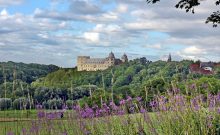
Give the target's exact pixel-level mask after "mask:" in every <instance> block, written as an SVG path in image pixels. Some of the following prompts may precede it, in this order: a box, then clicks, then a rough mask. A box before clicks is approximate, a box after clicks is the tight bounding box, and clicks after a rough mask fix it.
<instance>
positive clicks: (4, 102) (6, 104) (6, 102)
mask: <svg viewBox="0 0 220 135" xmlns="http://www.w3.org/2000/svg"><path fill="white" fill-rule="evenodd" d="M11 104H12V101H11V99H10V98H0V110H7V109H9V108H11Z"/></svg>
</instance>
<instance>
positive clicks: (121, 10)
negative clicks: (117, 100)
mask: <svg viewBox="0 0 220 135" xmlns="http://www.w3.org/2000/svg"><path fill="white" fill-rule="evenodd" d="M176 3H177V0H170V1H166V2H165V1H161V2H160V3H158V4H154V5H151V4H147V3H146V0H0V61H15V62H24V63H40V64H55V65H58V66H61V67H74V66H76V58H77V56H81V55H87V56H91V57H107V56H108V54H109V53H110V52H111V51H112V52H114V53H115V55H116V57H119V58H120V57H121V56H122V55H123V54H124V53H126V54H127V55H128V58H129V59H135V58H139V57H146V58H147V59H149V60H152V61H156V60H166V59H167V56H168V54H169V53H171V54H172V58H173V59H174V60H182V59H191V60H198V59H200V60H202V61H220V44H219V43H220V26H219V27H217V28H213V27H212V24H205V20H206V18H207V17H208V16H209V15H210V14H211V13H212V12H213V11H216V10H217V9H218V8H219V7H217V6H215V5H214V0H206V1H204V2H202V3H201V5H200V6H198V7H196V8H195V12H196V13H195V14H192V13H186V12H185V11H184V10H180V9H176V8H175V7H174V6H175V4H176Z"/></svg>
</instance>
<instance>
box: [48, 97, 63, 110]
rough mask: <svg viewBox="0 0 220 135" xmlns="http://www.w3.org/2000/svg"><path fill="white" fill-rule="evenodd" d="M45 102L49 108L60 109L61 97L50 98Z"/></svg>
mask: <svg viewBox="0 0 220 135" xmlns="http://www.w3.org/2000/svg"><path fill="white" fill-rule="evenodd" d="M47 103H48V105H49V108H50V109H62V105H63V101H62V100H61V99H50V100H48V101H47Z"/></svg>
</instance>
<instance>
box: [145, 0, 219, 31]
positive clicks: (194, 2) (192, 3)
mask: <svg viewBox="0 0 220 135" xmlns="http://www.w3.org/2000/svg"><path fill="white" fill-rule="evenodd" d="M203 1H205V0H180V1H179V2H178V3H177V4H176V5H175V7H176V8H180V9H185V10H186V12H192V13H193V14H194V13H195V10H194V7H196V6H199V5H200V3H201V2H203ZM157 2H160V0H147V3H153V4H154V3H157ZM215 5H216V6H219V5H220V0H215ZM206 23H213V27H217V26H218V24H220V11H215V12H213V13H212V14H211V15H210V16H209V17H208V18H207V19H206Z"/></svg>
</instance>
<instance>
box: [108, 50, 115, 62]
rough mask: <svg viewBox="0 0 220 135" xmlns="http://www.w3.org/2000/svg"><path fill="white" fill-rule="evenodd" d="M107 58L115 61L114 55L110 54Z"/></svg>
mask: <svg viewBox="0 0 220 135" xmlns="http://www.w3.org/2000/svg"><path fill="white" fill-rule="evenodd" d="M108 58H109V59H111V60H113V59H115V55H114V53H113V52H110V53H109V56H108Z"/></svg>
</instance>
